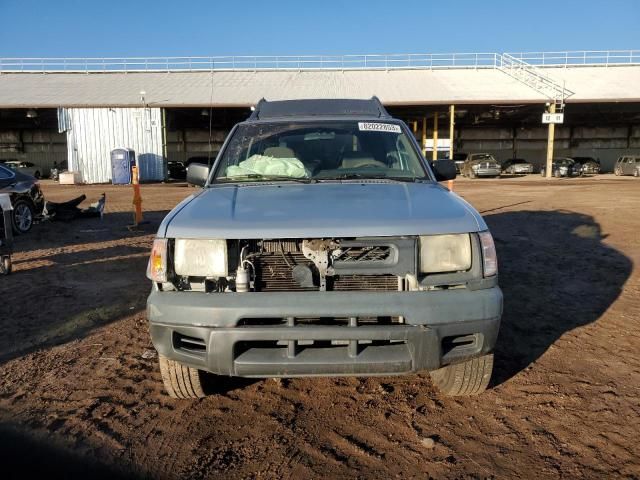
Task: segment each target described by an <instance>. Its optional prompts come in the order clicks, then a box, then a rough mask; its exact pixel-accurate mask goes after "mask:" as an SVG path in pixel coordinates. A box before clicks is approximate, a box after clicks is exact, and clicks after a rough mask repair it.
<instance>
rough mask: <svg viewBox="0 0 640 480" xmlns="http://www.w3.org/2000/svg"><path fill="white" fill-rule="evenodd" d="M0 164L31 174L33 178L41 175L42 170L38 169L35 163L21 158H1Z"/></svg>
mask: <svg viewBox="0 0 640 480" xmlns="http://www.w3.org/2000/svg"><path fill="white" fill-rule="evenodd" d="M2 164H3V165H4V166H5V167H8V168H10V169H12V170H15V171H16V172H21V173H24V174H26V175H31V176H32V177H35V178H40V177H41V176H42V172H41V171H40V167H38V166H37V165H36V164H35V163H32V162H26V161H23V160H3V161H2Z"/></svg>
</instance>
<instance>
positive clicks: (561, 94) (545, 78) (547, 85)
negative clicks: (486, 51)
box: [499, 53, 574, 104]
mask: <svg viewBox="0 0 640 480" xmlns="http://www.w3.org/2000/svg"><path fill="white" fill-rule="evenodd" d="M499 69H500V70H501V71H503V72H504V73H506V74H507V75H510V76H511V77H513V78H515V79H516V80H518V81H520V82H522V83H524V84H525V85H528V86H529V87H531V88H533V89H535V90H537V91H538V92H540V93H542V94H543V95H545V96H546V97H548V98H549V99H551V100H558V101H559V102H560V104H563V103H564V99H565V98H568V97H570V96H571V95H573V94H574V92H572V91H570V90H567V89H566V88H565V87H564V85H563V84H561V83H559V82H558V81H557V80H555V79H553V78H552V77H550V76H549V75H547V74H546V72H545V71H544V69H542V68H540V66H538V65H535V64H530V63H527V62H525V61H523V60H521V59H520V58H517V57H513V56H512V55H510V54H508V53H505V54H503V55H501V56H500V66H499Z"/></svg>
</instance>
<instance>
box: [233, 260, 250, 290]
mask: <svg viewBox="0 0 640 480" xmlns="http://www.w3.org/2000/svg"><path fill="white" fill-rule="evenodd" d="M248 291H249V271H248V270H246V269H245V268H243V267H242V266H240V267H238V270H236V292H248Z"/></svg>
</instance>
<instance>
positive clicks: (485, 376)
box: [431, 353, 493, 397]
mask: <svg viewBox="0 0 640 480" xmlns="http://www.w3.org/2000/svg"><path fill="white" fill-rule="evenodd" d="M492 371H493V353H490V354H488V355H483V356H482V357H478V358H472V359H471V360H467V361H466V362H462V363H456V364H455V365H447V366H446V367H442V368H439V369H438V370H434V371H433V372H431V379H432V380H433V383H435V385H436V387H438V389H439V390H440V391H441V392H442V393H443V394H444V395H446V396H448V397H453V396H467V395H478V394H479V393H482V392H484V391H485V390H486V389H487V386H488V385H489V380H490V379H491V372H492Z"/></svg>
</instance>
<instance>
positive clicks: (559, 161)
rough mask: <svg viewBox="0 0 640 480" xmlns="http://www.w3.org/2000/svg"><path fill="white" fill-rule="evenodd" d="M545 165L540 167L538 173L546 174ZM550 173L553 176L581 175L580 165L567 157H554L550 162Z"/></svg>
mask: <svg viewBox="0 0 640 480" xmlns="http://www.w3.org/2000/svg"><path fill="white" fill-rule="evenodd" d="M546 173H547V166H546V165H543V166H542V167H541V168H540V175H542V176H543V177H545V176H546ZM551 175H552V176H554V177H579V176H580V175H582V165H581V164H579V163H577V162H575V161H574V160H573V159H572V158H569V157H560V158H554V159H553V163H552V164H551Z"/></svg>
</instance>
